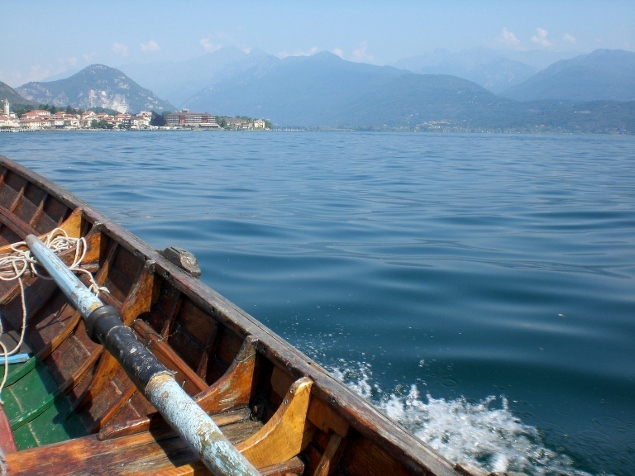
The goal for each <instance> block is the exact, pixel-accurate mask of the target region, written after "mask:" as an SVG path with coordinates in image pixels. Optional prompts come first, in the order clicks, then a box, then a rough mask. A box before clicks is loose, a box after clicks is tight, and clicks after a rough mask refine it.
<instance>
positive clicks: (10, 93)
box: [0, 81, 35, 106]
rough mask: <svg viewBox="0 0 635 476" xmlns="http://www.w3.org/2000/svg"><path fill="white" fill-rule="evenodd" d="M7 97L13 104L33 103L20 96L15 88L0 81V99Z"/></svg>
mask: <svg viewBox="0 0 635 476" xmlns="http://www.w3.org/2000/svg"><path fill="white" fill-rule="evenodd" d="M4 99H7V100H8V101H9V103H10V104H11V105H13V106H34V105H35V103H34V102H32V101H29V100H28V99H26V98H23V97H22V96H20V93H18V92H17V91H16V90H15V89H13V88H12V87H11V86H9V85H8V84H6V83H3V82H2V81H0V101H2V100H4Z"/></svg>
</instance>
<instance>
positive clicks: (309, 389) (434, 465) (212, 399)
mask: <svg viewBox="0 0 635 476" xmlns="http://www.w3.org/2000/svg"><path fill="white" fill-rule="evenodd" d="M59 226H63V227H65V228H66V229H67V230H68V232H69V234H72V235H76V236H83V237H85V238H86V240H87V242H88V245H89V249H88V253H87V255H86V258H85V260H84V262H83V267H84V268H85V269H87V270H89V271H91V272H92V273H93V275H94V276H95V278H96V280H97V281H98V283H99V284H100V285H102V286H105V287H107V288H108V290H109V292H108V293H106V292H102V293H100V298H101V299H102V300H103V301H104V302H105V303H106V304H109V305H112V306H114V307H116V308H118V309H119V310H120V312H121V314H122V316H123V319H124V322H125V324H126V325H128V326H130V327H131V328H132V329H133V330H134V331H135V333H136V337H137V339H138V340H139V341H141V342H143V343H144V344H145V345H146V346H147V348H148V349H149V350H150V351H151V352H152V353H153V354H154V355H155V356H156V357H157V358H158V359H159V360H160V361H161V362H162V363H163V364H164V365H165V366H166V367H168V368H169V369H171V370H172V371H174V372H175V376H176V379H177V380H178V382H179V383H181V385H182V387H183V388H184V389H185V391H186V392H187V393H188V394H189V395H191V396H192V397H193V398H194V399H195V400H196V401H197V402H198V403H199V405H200V406H201V407H202V408H203V409H204V410H205V411H206V412H207V413H208V414H210V415H212V417H213V419H214V421H215V422H216V424H217V425H218V426H220V427H221V429H222V431H223V433H224V434H225V436H226V437H227V438H229V440H230V441H231V442H232V443H234V444H235V445H236V448H237V449H238V450H239V451H240V452H242V454H243V455H245V456H246V457H247V459H249V460H250V462H251V463H252V464H253V465H254V466H256V467H257V468H258V469H259V471H261V472H262V473H263V474H305V475H329V474H341V475H351V476H353V475H370V474H376V475H384V474H385V475H390V476H398V475H405V474H430V475H432V474H434V475H454V474H457V472H456V471H455V470H454V469H453V467H452V465H451V464H450V463H449V462H448V461H447V460H445V459H444V458H442V457H441V456H440V455H438V454H437V453H436V452H434V451H433V450H432V449H430V448H429V447H427V446H426V445H425V444H423V443H422V442H421V441H419V440H418V439H416V438H414V437H413V436H412V435H410V434H409V433H407V432H405V431H404V430H402V429H401V428H399V427H398V426H397V425H395V424H394V423H393V422H392V421H390V420H389V419H388V418H386V417H385V416H384V415H382V414H381V413H379V412H378V411H377V410H376V409H374V408H373V407H372V406H371V405H370V404H369V403H368V402H366V401H365V400H364V399H363V398H361V397H359V396H358V395H356V394H354V393H353V392H351V391H350V390H349V389H348V388H347V387H346V386H344V385H343V384H342V383H341V382H339V381H338V380H337V379H335V378H334V377H333V376H332V375H330V374H329V373H328V372H326V371H324V370H323V369H322V368H321V367H320V366H319V365H318V364H317V363H315V362H314V361H312V360H311V359H310V358H308V357H307V356H306V355H304V354H302V353H301V352H299V351H298V350H297V349H295V348H294V347H292V346H291V345H289V344H288V343H287V342H285V341H284V340H283V339H281V338H280V337H279V336H277V335H276V334H274V333H273V332H272V331H271V330H269V329H267V328H266V327H265V326H264V325H262V324H261V323H259V322H258V321H257V320H255V319H254V318H253V317H251V316H249V315H248V314H246V313H245V312H244V311H242V310H241V309H239V308H238V307H236V306H235V305H234V304H232V303H231V302H229V301H227V300H226V299H224V298H223V297H222V296H220V295H219V294H217V293H216V292H214V291H213V290H212V289H210V288H209V287H207V286H205V285H204V284H203V283H201V282H200V281H199V280H198V279H196V278H194V277H192V276H190V275H189V274H187V273H186V272H184V271H183V270H182V269H180V268H178V267H177V266H175V265H174V264H172V263H170V262H169V261H167V260H166V259H165V258H164V257H163V256H162V255H161V254H160V253H158V252H157V251H155V250H153V249H152V248H150V247H149V246H148V245H147V244H145V243H144V242H142V241H141V240H139V239H138V238H137V237H135V236H133V235H132V234H130V233H129V232H127V231H126V230H124V229H122V228H121V227H119V226H118V225H117V224H115V223H114V222H112V221H111V220H109V219H108V218H106V217H105V216H103V215H102V214H100V213H99V212H98V211H96V210H94V209H92V208H91V207H90V206H88V205H87V204H85V203H83V202H81V201H80V200H79V199H77V198H76V197H74V196H72V195H71V194H69V193H68V192H66V191H64V190H63V189H61V188H60V187H58V186H56V185H54V184H52V183H51V182H48V181H46V180H45V179H43V178H42V177H39V176H38V175H36V174H34V173H33V172H31V171H29V170H28V169H25V168H24V167H22V166H20V165H18V164H16V163H13V162H11V161H10V160H9V159H6V158H4V157H2V156H0V246H4V248H2V249H0V251H2V252H7V248H6V245H9V244H11V243H14V242H17V241H21V240H23V239H24V238H25V236H26V235H28V234H36V235H43V234H45V233H48V232H50V231H51V230H52V229H54V228H55V227H59ZM62 258H63V259H64V258H65V256H64V254H63V255H62ZM67 259H68V258H67ZM24 283H25V300H26V307H27V312H28V318H27V331H26V338H25V343H24V344H23V349H22V350H23V351H25V352H28V353H29V354H30V355H32V356H34V357H33V358H31V359H30V360H29V361H27V362H26V363H23V364H16V365H11V366H10V373H9V379H8V382H7V385H6V386H5V389H4V390H3V392H2V398H3V400H4V401H5V404H4V410H5V413H6V415H7V420H8V422H9V423H8V426H10V427H11V429H12V432H11V433H12V435H13V438H14V439H15V444H16V447H15V448H14V447H12V446H11V444H10V441H9V437H8V432H7V431H5V432H4V433H2V428H3V426H2V419H1V418H0V440H2V441H4V443H0V448H2V449H4V452H5V453H6V454H5V460H6V461H5V464H6V471H7V473H8V474H11V475H13V474H15V475H18V474H25V475H27V474H28V475H40V474H41V475H45V474H46V475H48V474H113V475H114V474H170V475H177V474H178V475H181V474H207V470H206V469H205V467H204V466H203V465H202V464H201V463H200V462H199V461H198V460H197V458H196V456H195V455H194V454H193V453H192V452H191V451H190V450H189V448H188V447H187V445H186V444H185V443H184V442H183V441H182V440H181V439H180V438H179V437H178V436H177V435H176V433H175V432H174V431H173V430H172V429H171V428H169V427H167V426H166V424H165V423H164V421H163V419H162V417H161V416H160V415H159V414H158V413H157V412H156V411H155V409H154V408H153V407H152V405H151V404H150V403H149V402H148V401H147V400H146V398H145V397H144V395H143V394H142V392H140V391H139V390H138V389H137V388H136V387H135V385H134V384H133V383H132V382H131V380H130V379H129V378H128V376H127V375H126V373H125V372H124V371H123V370H122V369H121V367H120V366H119V364H118V363H117V361H116V360H115V359H114V358H113V357H112V356H111V355H110V354H108V353H107V352H106V351H104V350H103V348H102V347H101V346H100V345H98V344H96V343H95V342H93V341H92V340H91V339H90V338H89V337H88V335H87V333H86V329H85V327H84V322H83V320H82V319H81V318H80V316H79V314H78V312H77V311H75V310H74V309H73V308H72V307H71V306H70V305H69V303H68V302H67V300H66V298H65V297H64V295H63V294H61V293H60V291H59V290H58V289H57V287H56V286H55V284H54V283H52V282H50V281H46V280H43V279H41V278H38V277H30V278H28V279H26V278H25V280H24ZM0 311H1V312H2V320H3V321H2V323H3V327H4V335H3V337H2V340H3V342H5V343H6V344H7V346H8V347H11V346H12V342H16V341H17V335H18V334H19V331H20V327H21V319H22V308H21V304H20V290H19V286H18V284H17V283H16V282H15V281H13V282H11V281H8V282H0ZM5 426H7V425H5Z"/></svg>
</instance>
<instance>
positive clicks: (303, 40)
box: [0, 0, 635, 87]
mask: <svg viewBox="0 0 635 476" xmlns="http://www.w3.org/2000/svg"><path fill="white" fill-rule="evenodd" d="M0 17H1V18H2V21H3V27H2V29H3V33H2V35H1V38H2V40H0V41H1V47H0V81H4V82H6V83H8V84H9V85H11V86H14V87H15V86H19V85H22V84H24V83H25V82H27V81H37V80H42V79H44V78H46V77H49V76H51V75H55V74H59V73H61V72H63V71H67V70H72V71H76V70H79V69H81V68H82V67H84V66H87V65H89V64H93V63H103V64H107V65H109V66H113V67H117V66H120V65H123V64H126V63H132V62H141V63H143V62H151V61H159V60H169V61H175V60H186V59H189V58H192V57H195V56H199V55H202V54H205V53H206V52H212V51H214V50H215V49H217V48H220V47H224V46H234V47H237V48H240V49H243V50H245V51H249V50H251V49H253V48H260V49H262V50H264V51H265V52H267V53H270V54H273V55H276V56H279V57H284V56H289V55H300V54H313V53H316V52H319V51H331V52H333V53H336V54H338V55H340V56H341V57H343V58H344V59H347V60H351V61H360V62H367V63H373V64H380V65H384V64H394V63H395V62H396V61H398V60H400V59H402V58H405V57H408V56H413V55H419V54H424V53H429V52H432V51H433V50H435V49H438V48H444V49H447V50H450V51H453V52H459V51H461V50H464V49H468V48H473V47H486V48H493V49H497V50H499V51H500V52H501V53H503V54H510V55H513V54H514V53H515V52H519V51H520V52H522V51H532V52H534V56H536V55H538V56H539V55H540V54H544V56H545V58H547V57H549V58H551V57H554V56H553V55H554V53H559V54H560V55H562V56H567V55H568V56H573V55H574V54H578V53H588V52H591V51H593V50H595V49H599V48H610V49H626V50H631V51H633V50H635V1H633V0H602V1H598V0H596V1H587V0H578V1H574V0H551V1H540V0H534V1H530V0H526V1H519V0H506V1H500V0H497V1H495V0H489V1H460V0H455V1H451V0H447V1H406V0H402V1H399V0H396V1H390V2H388V1H384V2H379V1H372V0H370V1H353V0H351V1H343V2H335V1H329V0H326V1H321V2H304V1H299V0H296V1H273V2H271V1H270V2H263V1H260V2H256V1H242V2H232V1H227V0H225V1H222V2H216V1H189V2H182V1H175V0H171V1H162V0H158V1H153V2H150V1H143V0H140V1H135V2H123V1H117V0H115V1H106V2H105V1H101V2H97V1H92V0H88V1H83V2H73V1H67V2H50V1H42V0H32V1H27V2H25V1H14V0H8V1H5V2H3V5H2V12H1V14H0ZM549 55H551V56H549Z"/></svg>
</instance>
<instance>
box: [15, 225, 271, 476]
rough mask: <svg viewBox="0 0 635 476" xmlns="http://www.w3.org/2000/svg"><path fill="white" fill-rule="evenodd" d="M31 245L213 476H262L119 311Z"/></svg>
mask: <svg viewBox="0 0 635 476" xmlns="http://www.w3.org/2000/svg"><path fill="white" fill-rule="evenodd" d="M26 243H27V245H28V247H29V248H30V249H31V253H33V255H34V256H35V257H36V258H37V260H38V262H39V263H40V265H42V266H43V267H44V268H45V269H46V270H47V271H48V273H49V275H50V276H51V277H52V278H53V279H54V280H55V282H56V283H57V285H58V286H59V287H60V289H61V290H62V292H63V293H64V294H65V295H66V297H67V298H68V299H69V301H70V302H71V303H72V304H73V306H74V307H75V308H76V309H77V310H78V311H79V312H80V313H81V315H82V317H83V318H84V320H85V322H86V330H87V331H88V334H89V336H90V337H91V338H92V339H93V340H95V341H96V342H99V343H100V344H102V345H103V346H104V347H105V348H106V349H107V350H108V351H109V352H110V353H111V354H112V355H113V356H114V357H115V358H116V359H117V361H118V362H119V363H120V364H121V367H122V368H123V369H124V370H125V371H126V373H127V374H128V376H129V377H130V379H131V380H132V381H133V382H134V383H135V385H136V386H137V388H139V390H141V391H142V392H143V393H144V394H145V395H146V397H147V398H148V400H149V401H150V402H151V403H152V405H154V407H155V408H156V409H157V410H158V411H159V412H160V413H161V415H162V416H163V418H164V419H165V420H166V422H167V423H168V424H169V425H170V426H171V427H172V428H173V429H174V430H175V431H176V432H177V433H178V434H179V435H180V436H181V437H182V438H183V439H184V440H185V441H186V442H187V444H188V446H189V447H190V449H192V451H194V453H195V454H196V455H197V456H198V458H199V459H200V460H201V461H202V462H203V464H205V466H206V467H207V468H208V469H209V470H210V471H211V472H212V473H213V474H219V475H229V476H256V475H258V474H260V473H259V472H258V470H256V468H254V467H253V466H252V464H251V463H250V462H249V461H248V460H247V459H246V458H245V457H244V456H243V455H242V454H241V453H240V452H238V451H237V450H236V448H235V447H234V446H233V445H232V444H231V443H230V442H229V440H227V438H226V437H225V435H224V434H223V432H222V431H221V430H220V428H218V426H217V425H216V423H214V421H213V420H212V419H211V418H210V416H209V415H207V414H206V413H205V412H204V411H203V409H202V408H201V407H200V406H198V404H197V403H196V402H194V400H192V398H191V397H190V396H189V395H188V394H187V393H186V392H185V391H184V390H183V389H182V388H181V386H180V385H179V384H178V383H177V382H176V380H175V379H174V377H173V374H172V373H171V372H170V371H169V370H168V369H166V368H165V366H164V365H163V364H161V362H159V361H158V360H157V358H156V357H155V356H154V355H153V354H152V353H151V352H150V351H149V350H148V349H147V348H146V347H145V346H143V344H141V343H140V342H139V341H138V340H137V339H136V338H135V336H134V333H133V331H132V329H130V328H129V327H128V326H126V325H124V324H123V322H122V319H121V315H120V314H119V311H118V310H117V309H115V308H114V307H111V306H104V305H103V303H102V302H101V301H100V300H99V299H98V298H97V297H96V296H95V295H93V294H92V293H91V292H90V291H89V290H88V289H87V288H86V286H84V284H83V283H82V282H81V281H80V280H79V279H78V278H77V277H76V276H75V275H74V274H73V272H72V271H70V270H69V269H68V268H67V267H66V265H65V264H64V263H63V262H62V261H61V260H60V259H59V258H58V257H57V256H56V255H55V254H54V253H53V252H52V251H51V250H49V249H48V248H47V247H46V246H44V244H43V243H42V242H41V241H40V240H38V239H37V237H35V236H33V235H29V236H27V238H26Z"/></svg>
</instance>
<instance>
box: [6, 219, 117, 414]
mask: <svg viewBox="0 0 635 476" xmlns="http://www.w3.org/2000/svg"><path fill="white" fill-rule="evenodd" d="M42 242H43V243H44V245H45V246H46V247H47V248H49V249H50V250H51V251H53V253H55V254H57V255H59V254H60V253H63V252H64V251H68V250H71V249H73V248H75V257H74V258H73V263H72V264H71V265H70V266H69V269H70V270H72V271H74V272H76V273H82V274H85V275H87V276H88V280H89V282H90V286H89V287H88V289H89V290H90V291H91V292H92V293H93V294H95V295H97V294H98V293H100V292H108V289H107V288H105V287H102V286H99V285H98V284H97V281H95V278H94V277H93V275H92V274H91V273H90V271H88V270H85V269H83V268H81V267H80V266H81V264H82V261H83V260H84V258H85V257H86V252H87V251H88V244H87V243H86V239H85V238H84V237H81V238H73V237H71V236H68V233H66V230H64V229H62V228H55V229H54V230H53V231H51V232H50V233H48V234H47V235H45V236H44V237H43V239H42ZM11 250H12V252H11V253H7V254H5V255H0V281H14V280H17V281H18V283H19V285H20V300H21V303H22V329H21V331H20V340H19V341H18V343H17V344H16V345H15V347H14V348H13V349H12V350H8V349H7V348H6V346H5V345H4V344H3V343H2V342H0V355H2V356H3V358H4V376H3V378H2V382H1V383H0V395H1V393H2V389H3V388H4V385H5V383H6V381H7V375H8V374H9V365H8V362H9V361H8V359H9V356H10V355H13V354H15V353H16V352H18V350H19V349H20V347H21V346H22V343H23V342H24V334H25V333H26V318H27V311H26V300H25V297H24V294H25V293H24V283H23V279H22V278H25V275H27V274H28V275H29V276H26V277H30V276H37V277H39V278H42V279H51V278H50V277H49V276H48V275H46V274H42V273H41V272H40V270H39V268H38V266H37V265H38V262H37V260H36V259H35V258H34V257H33V256H32V255H31V251H30V250H29V248H28V246H27V244H26V242H24V241H19V242H17V243H13V244H11ZM3 333H4V330H3V327H2V315H1V314H0V337H2V334H3ZM2 404H3V401H2V399H1V397H0V405H2Z"/></svg>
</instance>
